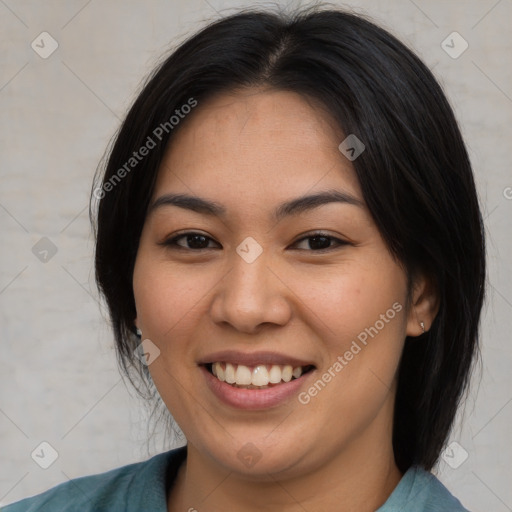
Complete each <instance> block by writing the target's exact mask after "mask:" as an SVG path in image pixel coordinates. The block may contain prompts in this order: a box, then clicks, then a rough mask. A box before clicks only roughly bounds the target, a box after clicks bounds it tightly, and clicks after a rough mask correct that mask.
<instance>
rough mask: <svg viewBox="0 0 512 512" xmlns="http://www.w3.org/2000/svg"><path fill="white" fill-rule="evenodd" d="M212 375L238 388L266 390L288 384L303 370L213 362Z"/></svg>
mask: <svg viewBox="0 0 512 512" xmlns="http://www.w3.org/2000/svg"><path fill="white" fill-rule="evenodd" d="M212 373H213V375H215V376H216V377H217V378H218V379H219V380H220V381H221V382H227V383H228V384H233V385H235V386H240V387H249V388H253V387H258V388H260V389H266V388H268V387H269V384H279V383H280V382H290V381H291V380H292V378H296V379H298V378H299V377H300V376H301V375H302V373H303V368H302V367H301V366H296V367H295V368H294V367H293V366H291V365H289V364H287V365H277V364H273V365H264V364H260V365H257V366H255V367H252V368H250V367H248V366H245V365H243V364H239V365H236V364H235V365H234V364H232V363H222V362H215V363H213V364H212Z"/></svg>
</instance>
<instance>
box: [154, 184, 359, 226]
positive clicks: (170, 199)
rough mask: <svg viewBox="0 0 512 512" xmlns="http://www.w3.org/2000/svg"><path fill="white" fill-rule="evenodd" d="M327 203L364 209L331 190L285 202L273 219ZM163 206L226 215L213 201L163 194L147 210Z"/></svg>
mask: <svg viewBox="0 0 512 512" xmlns="http://www.w3.org/2000/svg"><path fill="white" fill-rule="evenodd" d="M328 203H344V204H349V205H354V206H358V207H360V208H364V203H363V202H362V201H360V200H359V199H357V198H356V197H354V196H352V195H350V194H348V193H346V192H342V191H340V190H332V189H331V190H325V191H323V192H318V193H316V194H311V195H307V196H301V197H297V198H296V199H292V200H290V201H286V202H284V203H282V204H280V205H279V206H278V207H277V208H276V209H275V210H274V214H273V217H274V220H276V221H279V220H281V219H283V218H284V217H288V216H291V215H298V214H300V213H303V212H306V211H309V210H312V209H314V208H318V207H320V206H323V205H325V204H328ZM163 206H178V207H180V208H184V209H186V210H192V211H194V212H197V213H201V214H203V215H208V216H213V217H225V216H226V213H227V210H226V208H225V207H224V206H223V205H221V204H219V203H217V202H215V201H210V200H209V199H204V198H202V197H198V196H191V195H188V194H165V195H163V196H160V197H159V198H158V199H156V200H155V201H154V202H153V204H152V205H151V206H150V208H149V210H150V211H151V212H152V211H154V210H156V209H158V208H161V207H163Z"/></svg>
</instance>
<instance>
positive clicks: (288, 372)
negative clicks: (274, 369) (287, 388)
mask: <svg viewBox="0 0 512 512" xmlns="http://www.w3.org/2000/svg"><path fill="white" fill-rule="evenodd" d="M292 372H293V368H292V366H291V365H289V364H287V365H286V366H285V367H284V368H283V371H282V372H281V378H282V379H283V380H284V381H285V382H290V381H291V380H292Z"/></svg>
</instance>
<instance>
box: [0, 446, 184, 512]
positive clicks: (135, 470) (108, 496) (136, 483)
mask: <svg viewBox="0 0 512 512" xmlns="http://www.w3.org/2000/svg"><path fill="white" fill-rule="evenodd" d="M185 453H186V447H181V448H177V449H175V450H170V451H168V452H164V453H159V454H158V455H155V456H153V457H151V458H150V459H148V460H146V461H143V462H136V463H133V464H128V465H126V466H121V467H119V468H115V469H112V470H110V471H106V472H104V473H98V474H94V475H89V476H83V477H80V478H74V479H72V480H69V481H68V482H64V483H61V484H59V485H57V486H55V487H52V488H51V489H49V490H47V491H45V492H43V493H41V494H37V495H36V496H32V497H30V498H25V499H23V500H21V501H18V502H16V503H12V504H10V505H7V506H5V507H3V508H2V509H1V512H36V511H37V512H72V511H77V512H78V511H80V512H89V511H90V512H92V511H95V512H98V511H109V510H125V511H130V510H141V508H140V507H141V505H143V508H142V509H146V510H155V511H158V510H160V509H161V507H162V504H163V505H164V506H165V503H166V479H167V478H168V476H169V475H168V474H167V472H168V470H172V469H173V467H174V469H175V471H176V470H177V468H178V466H179V464H180V462H181V461H182V460H183V457H184V456H185ZM146 507H149V508H146ZM163 510H166V508H164V509H163Z"/></svg>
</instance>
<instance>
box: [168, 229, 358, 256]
mask: <svg viewBox="0 0 512 512" xmlns="http://www.w3.org/2000/svg"><path fill="white" fill-rule="evenodd" d="M193 235H199V236H202V237H204V238H206V239H207V240H212V241H213V238H210V237H209V236H207V235H203V234H202V233H197V232H195V231H188V232H186V233H181V234H179V235H177V236H175V237H173V238H170V239H168V240H165V241H164V242H162V243H161V244H160V245H163V246H165V247H167V248H169V249H176V250H184V251H193V252H201V251H207V250H209V249H213V247H204V248H202V249H191V248H189V247H183V246H181V245H178V244H177V241H178V240H180V239H181V238H186V237H188V236H193ZM316 237H321V238H327V239H329V240H331V241H334V242H336V244H337V245H335V246H333V247H327V248H324V249H298V250H301V251H304V250H305V251H307V252H328V251H332V250H334V249H336V248H339V247H342V246H344V245H349V242H346V241H345V240H341V239H339V238H336V237H333V236H331V235H328V234H327V233H323V232H321V231H317V232H314V233H310V234H308V235H307V236H304V237H302V238H300V239H299V240H297V241H296V242H294V244H293V245H295V244H298V243H299V242H302V241H304V240H307V239H309V238H316Z"/></svg>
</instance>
